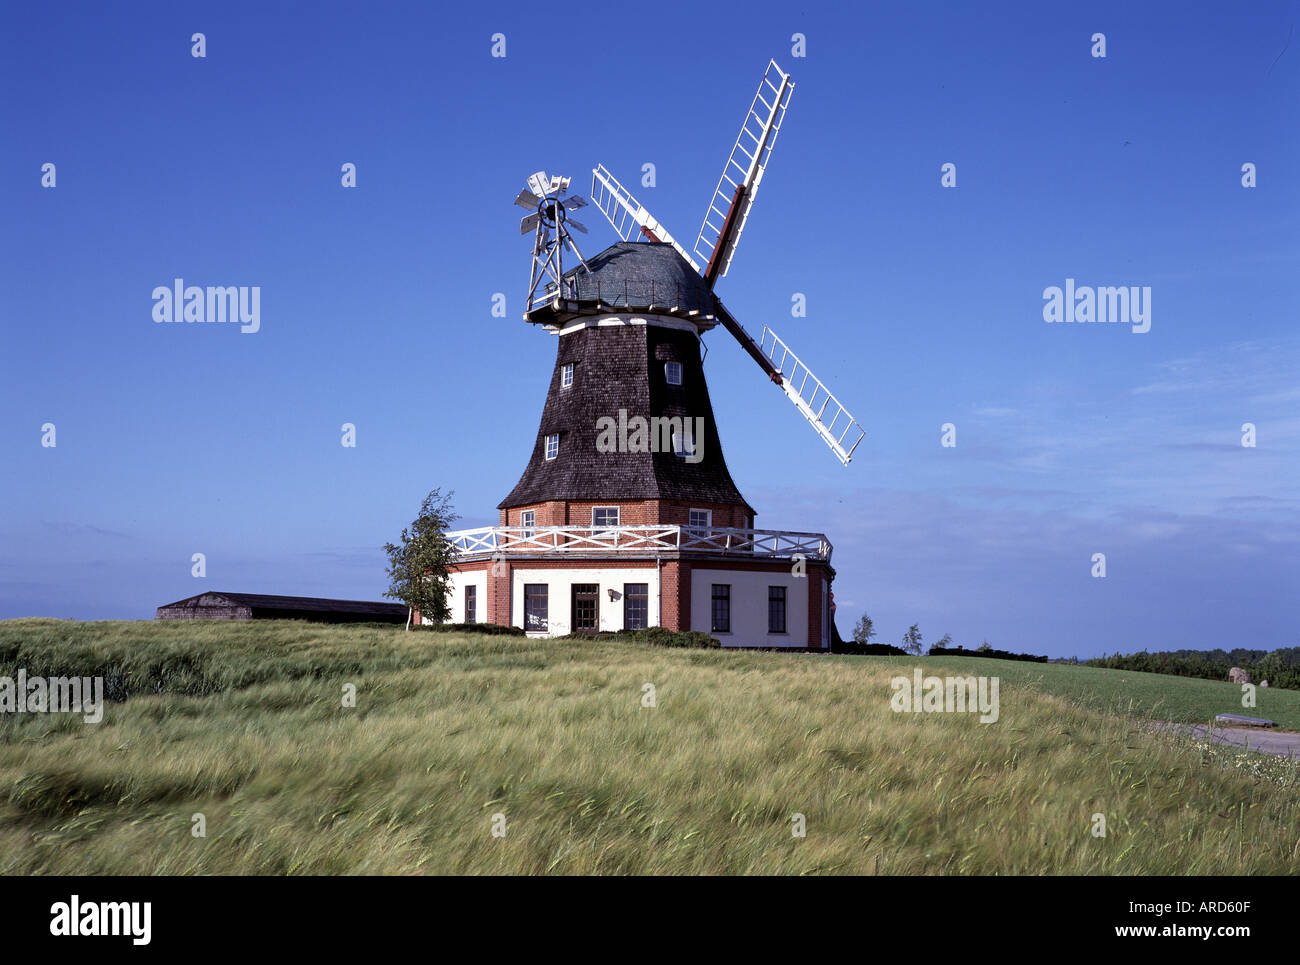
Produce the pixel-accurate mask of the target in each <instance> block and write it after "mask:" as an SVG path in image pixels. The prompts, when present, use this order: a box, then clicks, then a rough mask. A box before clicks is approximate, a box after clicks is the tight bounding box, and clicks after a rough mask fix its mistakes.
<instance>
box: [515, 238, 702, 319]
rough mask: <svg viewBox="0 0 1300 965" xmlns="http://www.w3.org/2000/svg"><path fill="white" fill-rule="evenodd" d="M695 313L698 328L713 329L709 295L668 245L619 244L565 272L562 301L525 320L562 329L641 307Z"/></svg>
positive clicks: (646, 243)
mask: <svg viewBox="0 0 1300 965" xmlns="http://www.w3.org/2000/svg"><path fill="white" fill-rule="evenodd" d="M652 306H653V307H655V308H656V309H658V310H661V311H665V312H669V313H672V314H681V315H685V314H690V313H695V320H696V321H697V322H698V323H699V324H700V327H701V328H702V329H709V328H712V327H713V325H714V324H715V322H714V319H713V315H714V299H713V293H712V292H711V291H709V287H708V285H706V284H705V283H704V279H703V278H701V277H700V276H699V274H697V273H696V272H695V270H694V269H692V268H691V266H690V265H689V264H687V262H686V260H685V259H684V258H682V256H681V255H679V254H678V253H677V251H676V249H674V248H673V246H672V245H669V244H666V243H661V242H639V241H620V242H617V243H616V244H613V245H611V246H610V247H608V248H606V249H605V250H604V251H602V252H601V253H600V254H598V255H596V256H595V257H593V258H588V259H587V266H586V267H585V268H584V267H583V266H582V265H576V266H575V267H573V268H572V269H570V270H569V271H567V272H565V273H564V288H563V292H562V298H560V299H559V300H558V301H556V302H555V303H553V304H550V305H547V306H545V307H543V308H538V309H534V310H533V311H531V312H528V313H526V314H525V315H524V319H525V321H529V322H541V323H544V324H557V325H562V324H564V323H565V322H567V321H569V320H570V319H573V318H575V317H578V316H580V315H581V314H583V313H584V312H586V311H593V310H600V309H601V308H602V307H604V308H605V309H606V310H607V309H609V308H639V309H649V308H651V307H652Z"/></svg>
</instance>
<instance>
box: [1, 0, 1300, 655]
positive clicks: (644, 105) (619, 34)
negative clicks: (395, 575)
mask: <svg viewBox="0 0 1300 965" xmlns="http://www.w3.org/2000/svg"><path fill="white" fill-rule="evenodd" d="M746 11H747V12H746V14H745V15H744V16H738V15H737V13H736V10H735V8H717V9H709V8H707V7H701V6H700V5H697V4H686V3H680V4H675V3H658V4H653V5H636V6H635V7H627V8H622V7H620V8H614V9H608V8H601V9H600V10H599V11H596V10H591V9H585V8H584V9H582V10H579V9H578V8H562V7H556V8H548V9H547V10H545V11H539V8H538V6H537V5H536V4H512V5H502V4H483V5H476V6H468V5H457V6H456V8H454V9H450V8H441V7H439V6H435V5H433V4H410V5H397V4H377V5H373V6H367V5H354V4H310V5H305V4H252V3H222V4H161V3H160V4H135V3H133V4H78V5H62V6H59V7H58V8H50V7H48V6H46V7H41V6H33V5H24V6H21V7H14V6H11V7H9V8H7V10H6V12H5V14H4V20H3V30H2V31H0V76H2V77H3V80H4V87H5V90H6V96H5V97H4V98H3V99H2V100H0V121H2V122H3V130H4V131H5V134H4V137H3V146H2V147H0V210H3V213H4V214H3V226H4V229H3V231H2V232H0V323H2V335H0V337H2V339H3V341H2V342H0V345H2V346H3V362H2V367H0V376H2V381H0V449H2V451H3V453H4V460H3V464H2V465H0V494H2V495H3V501H2V503H0V617H17V616H28V615H47V616H58V617H71V618H76V619H92V618H106V617H111V618H148V617H150V616H151V615H152V612H153V608H154V607H155V606H157V605H158V604H160V603H164V602H169V601H171V600H174V599H179V598H182V597H185V596H189V595H191V594H193V593H195V592H199V591H200V590H201V589H204V588H211V589H227V590H243V591H246V592H278V593H289V594H309V595H321V596H336V597H345V598H361V599H379V598H380V594H381V593H382V591H383V589H384V587H385V579H384V568H383V555H382V553H381V551H380V549H379V547H380V546H381V545H382V544H383V543H384V542H386V541H387V540H389V539H393V538H395V537H396V536H397V534H398V532H399V531H400V529H401V527H402V526H403V525H404V524H405V523H407V522H409V520H410V518H411V517H412V516H413V515H414V513H415V511H416V510H417V508H418V506H419V503H420V500H421V498H422V497H423V495H424V494H425V493H426V492H428V491H429V490H430V489H432V488H433V487H435V486H439V487H442V488H443V489H444V490H448V489H451V490H455V492H456V496H455V503H456V507H457V509H458V510H459V511H460V513H461V514H462V516H463V521H462V524H461V525H464V526H474V525H487V524H491V523H493V522H495V519H496V512H495V509H494V507H495V505H496V503H497V502H498V501H499V500H500V499H501V498H502V497H503V496H504V495H505V494H506V493H507V492H508V491H509V490H510V488H511V487H512V486H513V485H514V483H515V481H516V480H517V479H518V476H519V473H520V472H521V470H522V469H523V466H524V464H525V462H526V459H527V456H528V453H529V451H530V447H531V445H532V441H533V438H534V434H535V432H536V430H537V422H538V418H539V416H540V414H541V404H542V401H543V399H544V396H545V390H546V384H547V380H548V378H549V375H550V371H551V367H552V365H553V361H554V351H555V343H554V338H553V337H552V336H550V335H547V334H546V333H544V332H542V331H539V330H536V329H534V328H532V327H530V326H529V325H527V324H525V323H524V322H523V321H521V320H520V319H519V314H520V312H521V310H522V308H521V303H522V299H523V296H524V294H525V280H526V274H527V271H528V250H527V249H528V242H527V240H525V239H522V238H520V237H519V235H518V229H517V223H518V218H519V216H520V214H521V212H520V210H519V209H518V208H514V207H512V206H511V203H510V202H511V200H512V199H513V197H514V195H515V194H516V193H517V192H518V190H519V189H520V188H521V187H522V186H523V181H524V178H525V177H526V176H527V175H528V174H529V173H530V172H532V171H534V170H537V169H545V170H547V171H551V172H563V173H568V174H571V175H572V176H573V178H574V181H575V184H577V185H580V186H581V188H582V190H583V193H586V190H587V188H588V186H589V182H590V174H589V172H590V169H591V168H592V166H593V165H594V164H596V163H597V162H601V163H604V164H605V165H606V166H608V167H609V168H610V169H611V170H612V171H613V172H614V173H615V175H617V176H619V177H620V178H621V179H622V180H623V181H624V182H625V183H626V184H628V185H629V186H630V187H632V188H633V190H634V193H636V194H637V195H638V197H639V199H640V200H641V201H643V202H644V203H645V204H646V205H647V206H648V207H649V208H650V209H651V211H652V212H653V213H654V214H655V216H656V217H657V218H659V220H661V221H662V222H664V223H665V224H666V225H667V226H668V227H669V228H670V229H671V230H672V231H673V233H674V234H676V235H678V236H679V237H684V238H687V239H693V238H694V235H695V232H696V230H697V229H698V227H699V222H700V219H701V217H702V215H703V213H704V209H705V207H706V205H707V202H708V200H709V195H710V192H711V191H712V189H713V186H714V184H715V182H716V180H717V176H718V172H719V171H720V170H721V166H722V163H723V161H724V160H725V158H726V154H727V152H728V150H729V149H730V147H731V143H732V140H733V139H734V137H735V134H736V130H737V129H738V127H739V125H740V121H741V120H742V118H743V115H744V111H745V109H746V107H747V106H748V103H749V100H750V98H751V97H752V96H753V90H754V87H755V85H756V84H757V82H758V78H759V76H760V75H761V73H762V71H763V69H764V67H765V65H766V64H767V61H768V59H769V58H775V59H776V60H777V62H778V63H779V64H781V66H782V67H784V68H785V69H786V70H788V71H789V72H790V73H791V74H793V76H794V80H795V83H796V88H795V92H794V96H793V100H792V103H791V107H790V111H789V114H788V116H787V119H786V123H785V127H784V129H783V131H782V134H781V137H780V140H779V141H778V143H777V146H776V150H775V153H774V156H773V159H772V161H771V164H770V165H769V167H768V170H767V174H766V177H765V179H764V182H763V188H762V191H761V193H760V195H759V198H758V201H757V203H756V205H755V207H754V211H753V214H752V217H751V219H750V222H749V226H748V228H747V230H746V232H745V236H744V239H743V241H742V243H741V245H740V247H739V250H738V254H737V256H736V260H735V263H734V265H733V267H732V271H731V273H730V274H729V275H728V277H727V278H725V279H723V280H722V281H721V282H720V283H719V286H718V291H719V293H720V294H721V295H722V296H723V298H724V299H725V300H726V302H727V304H728V306H729V307H730V308H731V310H732V311H733V312H734V313H735V314H736V315H737V316H738V317H739V318H740V320H741V321H742V322H743V323H744V324H745V325H746V326H747V327H749V328H750V329H751V330H758V329H760V328H761V327H762V325H763V324H769V325H771V326H772V327H773V329H775V330H776V331H777V332H778V333H779V334H780V335H781V336H782V337H783V338H784V339H785V340H786V341H787V342H788V343H789V344H790V345H791V346H792V347H793V348H794V349H795V351H797V352H799V353H800V355H802V356H803V358H804V359H805V361H807V362H808V363H809V364H810V366H811V367H812V368H813V370H814V371H815V372H817V374H818V375H819V376H820V377H821V378H822V379H823V380H824V381H825V382H826V383H827V384H828V385H830V386H831V388H832V389H833V390H835V391H836V392H837V393H838V395H839V396H840V397H841V399H842V400H843V401H844V402H845V403H846V404H847V405H848V406H849V408H850V409H851V410H852V411H853V412H854V414H855V415H856V416H857V417H858V419H859V421H860V422H861V423H862V424H863V425H864V427H865V428H866V429H867V432H868V435H867V439H866V440H865V441H864V442H863V443H862V445H861V447H860V448H859V449H858V452H857V453H856V455H855V458H854V461H853V463H852V465H850V466H849V467H848V468H844V467H841V466H840V464H839V463H838V461H836V460H835V459H834V457H833V456H832V455H831V454H830V452H829V451H828V450H827V449H826V448H825V446H824V445H823V444H822V443H821V442H820V441H819V440H818V439H817V438H816V436H815V435H814V434H813V433H812V432H811V431H810V429H809V428H808V427H807V425H806V424H805V423H804V421H803V419H802V417H801V416H799V414H798V413H797V412H796V411H795V409H794V408H793V407H792V406H791V405H790V404H789V402H788V401H787V400H786V399H785V398H784V396H783V395H782V394H781V393H780V392H779V391H777V390H776V389H775V388H774V387H773V386H771V384H770V383H768V382H767V381H766V380H765V379H764V378H763V376H762V373H761V372H759V371H758V369H757V368H756V367H755V366H754V364H753V362H752V361H751V360H749V359H748V358H747V357H746V356H745V355H744V353H743V352H742V351H741V350H740V349H739V347H738V346H737V345H736V344H735V343H734V341H732V340H730V338H729V336H727V335H726V333H725V332H723V331H722V330H721V329H719V330H717V331H716V332H714V333H712V334H710V335H709V336H707V337H706V343H707V345H708V347H709V354H708V359H707V361H706V373H707V375H708V378H709V385H710V390H711V394H712V397H713V402H714V406H715V410H716V415H717V419H718V423H719V427H720V430H721V433H722V439H723V445H724V449H725V453H726V457H727V461H728V464H729V466H730V468H731V470H732V474H733V476H734V477H735V479H736V481H737V483H738V485H739V486H740V488H741V490H742V492H743V493H744V494H745V496H746V497H747V499H748V500H749V501H750V502H751V503H752V504H753V505H754V506H755V507H756V508H757V510H758V511H759V518H758V522H759V525H762V526H767V527H772V528H781V529H795V530H813V531H819V532H825V533H826V534H827V535H828V536H829V537H830V538H831V540H832V542H833V543H834V544H835V558H834V562H835V565H836V568H837V571H838V576H837V579H836V599H837V603H838V605H839V615H838V623H839V626H840V630H841V632H843V633H844V634H846V635H847V634H848V633H849V632H850V631H851V629H852V626H853V624H854V622H855V621H856V619H857V617H858V616H859V615H860V614H861V613H862V612H864V610H865V611H866V612H869V613H870V614H871V615H872V617H873V618H874V619H875V621H876V625H877V627H878V629H879V630H880V633H881V638H882V639H883V640H885V641H888V642H896V641H897V640H898V638H899V637H900V636H901V634H902V633H903V631H904V630H905V629H906V628H907V626H908V625H909V624H911V623H914V622H915V623H918V624H919V625H920V627H921V630H922V632H923V634H924V635H925V639H926V641H927V642H930V641H933V640H934V639H937V638H938V637H939V636H940V635H941V634H943V633H944V632H949V633H952V634H953V636H954V638H955V639H956V640H957V641H959V642H965V643H966V644H967V645H975V644H978V643H979V642H980V640H982V639H988V640H989V641H990V642H991V643H992V644H993V645H995V646H997V647H1001V648H1005V649H1011V650H1022V651H1029V652H1035V653H1048V654H1051V655H1054V656H1069V655H1074V654H1077V655H1079V656H1090V655H1095V654H1099V653H1101V652H1103V651H1105V652H1115V651H1117V650H1119V651H1131V650H1137V649H1142V648H1144V647H1146V648H1150V649H1158V648H1173V647H1213V646H1228V645H1238V646H1259V647H1265V648H1273V647H1278V646H1294V645H1297V644H1300V629H1298V628H1300V592H1297V588H1298V584H1300V580H1298V577H1300V526H1297V523H1298V522H1300V492H1298V490H1297V486H1296V482H1295V480H1296V478H1297V470H1300V458H1298V453H1300V417H1297V409H1298V407H1300V381H1298V380H1297V373H1298V372H1300V336H1298V335H1297V331H1296V320H1297V317H1298V316H1300V311H1298V310H1300V297H1298V295H1297V286H1296V281H1297V278H1298V277H1300V275H1298V273H1297V270H1296V269H1297V263H1298V261H1300V237H1298V235H1300V232H1298V231H1297V225H1298V224H1300V195H1298V193H1297V189H1296V183H1297V181H1296V179H1297V172H1300V150H1298V147H1300V144H1298V142H1297V137H1298V136H1297V130H1298V129H1300V125H1298V124H1297V107H1298V106H1300V41H1298V40H1297V39H1296V38H1295V37H1294V28H1295V24H1296V22H1297V21H1300V3H1297V2H1295V0H1289V2H1274V3H1254V4H1251V5H1250V7H1249V9H1246V10H1242V9H1238V8H1234V7H1231V6H1229V5H1227V4H1202V3H1144V4H1133V3H1114V4H1105V3H1103V4H1087V5H1071V6H1069V7H1064V6H1062V5H1048V4H1037V3H1023V4H1019V3H1018V4H999V3H991V4H990V3H979V4H974V3H972V4H961V5H952V6H949V5H946V4H945V5H934V4H924V3H914V4H882V5H875V4H873V5H870V6H869V7H864V6H848V5H843V4H825V5H808V6H805V7H803V8H801V9H792V8H789V7H787V6H785V5H771V6H769V7H767V8H764V6H763V5H750V6H748V7H747V8H746ZM196 31H201V32H203V33H204V34H205V36H206V47H207V50H206V53H207V56H206V57H205V58H203V59H196V58H194V57H192V56H191V42H190V37H191V35H192V34H193V33H194V32H196ZM1095 32H1102V33H1104V34H1105V35H1106V47H1107V50H1106V53H1107V56H1106V57H1105V58H1104V59H1099V58H1094V57H1093V56H1091V53H1090V50H1091V47H1092V42H1091V39H1090V38H1091V37H1092V35H1093V34H1094V33H1095ZM495 33H503V34H505V36H506V53H507V55H506V57H505V58H493V57H492V56H491V47H492V40H491V38H492V35H493V34H495ZM795 33H802V34H804V35H805V37H806V56H805V57H795V56H792V51H791V46H792V41H791V38H792V36H793V35H794V34H795ZM46 162H53V163H55V164H56V165H57V186H56V187H54V188H43V187H42V186H41V166H42V165H43V164H45V163H46ZM345 162H351V163H354V164H355V165H356V166H357V187H356V188H354V189H346V188H343V187H342V186H341V185H340V166H341V165H342V164H343V163H345ZM647 162H649V163H653V164H655V166H656V175H657V183H656V185H655V186H654V187H653V188H641V187H639V185H638V182H639V178H640V171H641V166H642V164H644V163H647ZM948 162H951V163H953V164H955V165H956V167H957V186H956V187H955V188H952V189H945V188H942V187H941V186H940V166H941V165H942V164H944V163H948ZM1247 162H1250V163H1253V164H1255V165H1256V167H1257V178H1258V184H1257V186H1256V187H1254V188H1245V187H1243V186H1242V183H1241V177H1242V175H1241V167H1242V165H1243V164H1244V163H1247ZM585 221H586V222H587V224H588V226H589V227H590V228H591V231H592V233H591V235H590V236H589V237H588V238H587V239H584V240H585V243H586V244H585V248H584V250H586V251H588V252H589V253H592V252H595V251H597V250H599V249H600V248H601V247H603V246H604V245H605V244H608V243H612V242H613V241H614V240H615V238H614V235H613V233H612V231H610V230H609V229H608V226H607V225H605V223H604V221H603V219H601V217H600V215H599V214H598V213H595V212H594V209H593V212H592V213H591V214H590V216H589V217H587V218H586V219H585ZM176 277H181V278H184V279H185V280H186V282H187V283H189V284H196V285H247V286H253V285H256V286H260V287H261V291H262V302H261V318H262V322H261V331H259V332H257V333H256V334H242V333H241V332H240V331H239V330H238V329H237V328H235V327H233V326H185V325H162V324H155V323H154V322H153V321H152V318H151V311H152V307H153V303H152V300H151V293H152V291H153V289H154V288H155V287H156V286H159V285H170V284H171V282H172V279H173V278H176ZM1066 278H1073V279H1075V280H1076V281H1077V283H1078V284H1079V285H1092V286H1102V285H1106V286H1112V285H1114V286H1117V285H1126V286H1128V285H1136V286H1149V287H1150V288H1151V290H1152V294H1151V304H1152V324H1151V330H1150V331H1149V332H1147V333H1145V334H1135V333H1134V332H1131V331H1129V330H1128V327H1127V326H1123V325H1109V326H1096V325H1092V326H1089V325H1058V324H1047V323H1045V322H1044V321H1043V317H1042V309H1043V290H1044V289H1045V288H1046V287H1048V286H1052V285H1056V286H1062V285H1064V283H1065V279H1066ZM497 292H503V293H505V294H506V296H507V307H508V317H507V318H504V319H502V318H494V317H493V316H492V314H491V304H492V297H493V295H494V293H497ZM794 293H803V294H804V295H805V296H806V298H807V307H808V311H807V316H806V317H802V318H796V317H792V315H791V299H792V296H793V294H794ZM344 422H351V423H354V424H355V425H356V427H357V446H356V447H355V448H352V449H348V448H344V447H342V446H341V445H340V435H341V433H340V426H341V425H342V424H343V423H344ZM947 422H951V423H953V424H955V425H956V427H957V446H956V447H955V448H943V447H941V445H940V427H941V425H943V424H944V423H947ZM1246 422H1251V423H1254V424H1255V426H1256V427H1257V430H1256V431H1257V445H1256V446H1255V447H1254V448H1246V447H1243V446H1242V445H1241V438H1242V432H1241V426H1242V424H1243V423H1246ZM45 423H54V424H55V426H56V432H57V446H56V447H55V448H47V447H42V445H41V435H42V433H41V426H42V425H43V424H45ZM195 552H202V553H204V554H205V555H206V557H207V578H206V579H204V580H196V579H194V578H192V577H191V575H190V566H191V563H190V558H191V555H192V554H193V553H195ZM1098 552H1100V553H1105V554H1106V559H1107V576H1106V578H1105V579H1095V578H1093V577H1092V576H1091V570H1092V563H1091V558H1092V555H1093V554H1094V553H1098Z"/></svg>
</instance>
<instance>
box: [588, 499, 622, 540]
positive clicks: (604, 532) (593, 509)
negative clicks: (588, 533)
mask: <svg viewBox="0 0 1300 965" xmlns="http://www.w3.org/2000/svg"><path fill="white" fill-rule="evenodd" d="M610 510H613V512H614V522H612V523H609V522H605V523H598V522H596V514H597V513H600V512H609V511H610ZM621 517H622V513H620V512H619V508H618V507H617V506H593V507H591V526H592V529H595V528H596V527H597V526H618V525H619V521H620V519H621ZM612 533H613V531H612V530H607V529H606V530H599V531H597V532H596V535H597V536H609V535H612Z"/></svg>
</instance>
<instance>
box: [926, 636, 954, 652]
mask: <svg viewBox="0 0 1300 965" xmlns="http://www.w3.org/2000/svg"><path fill="white" fill-rule="evenodd" d="M951 646H952V634H951V633H945V634H944V635H943V636H942V637H940V638H939V642H938V643H932V644H930V649H931V650H933V649H934V648H935V647H940V648H943V647H951ZM956 649H958V650H960V649H961V647H957V648H956Z"/></svg>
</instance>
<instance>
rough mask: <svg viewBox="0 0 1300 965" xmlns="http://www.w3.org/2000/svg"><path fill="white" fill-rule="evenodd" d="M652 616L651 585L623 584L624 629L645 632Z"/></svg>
mask: <svg viewBox="0 0 1300 965" xmlns="http://www.w3.org/2000/svg"><path fill="white" fill-rule="evenodd" d="M649 616H650V584H648V583H624V584H623V629H624V630H644V629H645V628H646V626H648V621H649Z"/></svg>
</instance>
